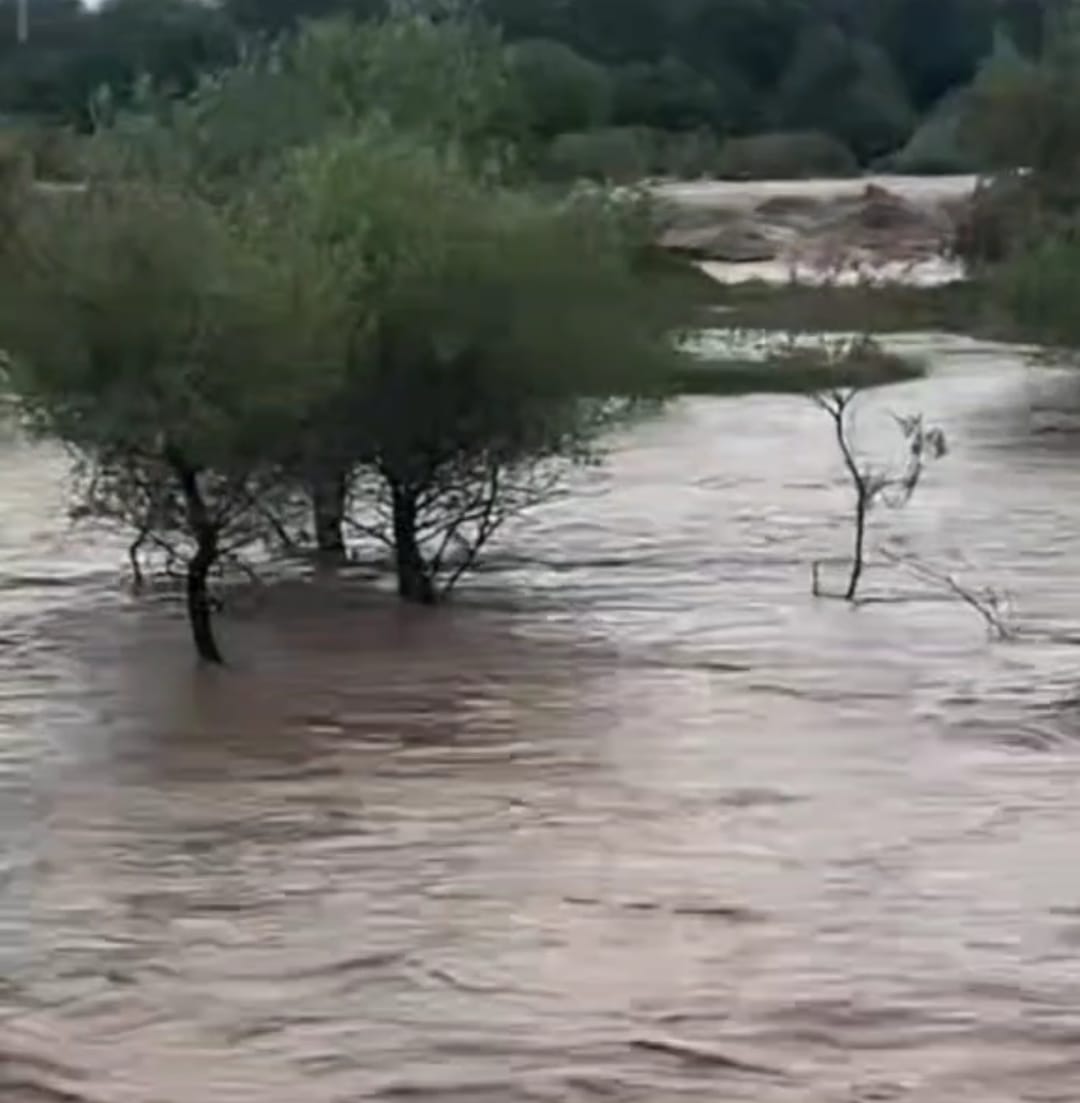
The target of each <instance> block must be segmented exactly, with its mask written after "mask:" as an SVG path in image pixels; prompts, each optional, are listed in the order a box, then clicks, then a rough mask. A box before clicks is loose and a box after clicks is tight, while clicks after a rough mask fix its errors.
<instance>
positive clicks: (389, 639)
mask: <svg viewBox="0 0 1080 1103" xmlns="http://www.w3.org/2000/svg"><path fill="white" fill-rule="evenodd" d="M905 343H906V344H907V345H908V346H909V347H915V348H918V349H919V350H921V351H922V352H924V353H926V354H927V355H929V356H930V357H931V358H932V361H933V364H934V369H935V372H934V375H933V377H932V378H930V379H929V380H926V381H923V382H920V383H917V384H912V385H904V386H902V387H895V388H890V389H887V390H886V391H883V392H880V393H879V394H878V395H877V396H876V397H875V399H874V401H873V402H872V403H871V404H870V405H871V406H872V407H874V409H870V408H868V409H867V412H866V414H865V419H866V420H865V425H864V431H865V433H866V436H867V438H872V439H870V440H868V443H870V444H877V443H878V442H880V441H882V440H884V439H885V436H884V432H883V430H879V429H876V428H875V425H879V426H880V425H884V424H885V423H884V422H882V421H881V420H880V419H881V418H882V417H883V416H884V414H885V413H886V412H887V411H890V410H897V411H903V410H911V409H914V408H922V409H925V410H926V411H927V412H929V413H932V414H933V415H934V416H935V418H936V419H937V420H939V421H940V422H941V423H942V424H943V425H944V427H945V428H946V430H947V432H948V434H949V437H950V439H951V442H952V453H951V455H950V456H949V457H948V458H947V459H946V460H945V461H943V462H942V463H941V464H940V465H938V466H937V467H936V468H935V469H934V470H932V471H931V473H930V475H929V477H928V479H927V482H926V484H925V486H924V487H922V488H921V489H920V491H919V494H918V496H917V497H916V499H915V501H914V502H913V503H912V504H911V505H910V506H909V508H908V509H907V510H906V511H905V512H903V513H900V514H895V515H893V514H888V515H886V514H882V515H881V516H880V517H879V518H877V519H876V521H875V533H876V534H877V538H878V539H884V538H889V539H893V540H905V541H906V542H907V546H909V547H910V548H912V549H914V550H917V551H918V552H919V554H920V555H923V556H924V557H925V558H927V559H931V560H933V561H934V562H937V563H942V564H947V565H949V566H950V568H952V569H954V570H956V571H957V572H958V573H960V574H962V576H963V577H964V579H965V580H966V581H968V582H970V583H971V584H973V585H983V584H993V585H994V586H996V587H998V588H1000V589H1002V590H1009V591H1011V593H1012V594H1013V595H1014V600H1015V603H1016V610H1017V615H1018V616H1019V617H1020V618H1022V619H1023V621H1024V623H1026V624H1028V625H1032V626H1037V627H1039V628H1041V629H1048V630H1049V629H1052V630H1061V631H1066V630H1069V629H1070V628H1076V627H1077V626H1078V625H1080V508H1078V505H1077V503H1078V502H1080V435H1078V434H1080V416H1077V415H1080V382H1078V381H1077V379H1076V378H1075V377H1073V376H1070V375H1068V374H1067V373H1062V372H1049V371H1031V370H1029V369H1027V368H1025V367H1024V366H1023V364H1022V362H1021V359H1020V358H1019V357H1018V356H1017V355H1016V354H1014V353H1012V352H1010V351H1009V350H1005V349H1000V348H994V347H990V346H984V345H978V344H975V343H974V342H968V341H960V340H955V339H952V340H947V339H943V338H941V339H939V338H907V339H905ZM875 410H876V413H875ZM2 449H3V457H4V463H3V468H4V476H3V479H4V482H3V485H4V491H3V495H2V505H0V593H2V602H3V604H2V609H3V619H2V622H0V623H2V627H0V634H2V647H0V664H2V670H0V725H2V732H0V828H2V834H0V962H2V965H3V970H2V972H0V1099H2V1100H3V1101H4V1103H84V1101H85V1103H249V1101H250V1103H256V1101H258V1103H346V1101H353V1100H368V1099H372V1100H417V1101H428V1100H430V1101H448V1103H459V1101H460V1103H504V1101H505V1103H510V1101H514V1103H516V1101H519V1100H526V1101H530V1100H539V1101H564V1100H565V1101H574V1103H578V1101H581V1103H588V1101H592V1100H598V1101H603V1100H615V1101H620V1103H621V1101H628V1103H629V1101H634V1103H637V1101H640V1103H667V1101H683V1100H686V1101H699V1100H700V1101H710V1103H716V1101H719V1100H724V1101H729V1100H730V1101H737V1100H754V1101H755V1103H787V1101H799V1103H854V1101H863V1103H869V1101H871V1100H875V1101H883V1100H904V1101H911V1103H916V1101H917V1103H945V1101H948V1103H968V1101H969V1103H976V1101H977V1103H1006V1101H1008V1103H1014V1101H1017V1100H1030V1101H1039V1103H1051V1101H1059V1103H1064V1101H1072V1100H1076V1099H1078V1098H1080V957H1078V954H1080V863H1078V862H1077V861H1076V852H1077V846H1078V840H1080V753H1078V751H1080V746H1078V739H1080V705H1077V704H1075V703H1073V702H1074V701H1075V698H1076V693H1077V687H1078V685H1080V650H1078V648H1077V647H1076V646H1068V645H1066V644H1062V643H1054V642H1038V641H1035V640H1033V641H1029V642H1023V643H1016V644H1011V645H1003V644H991V643H989V642H988V641H987V638H986V635H985V633H984V631H983V627H982V625H981V623H980V622H979V620H978V618H977V617H975V616H973V615H972V614H971V612H970V611H969V610H967V609H965V608H963V607H962V606H960V605H958V604H956V603H954V602H951V601H943V600H935V599H932V598H930V597H928V598H927V599H926V600H918V601H904V602H901V603H888V604H880V605H870V606H867V607H864V608H862V609H859V610H855V611H853V610H851V609H848V608H846V607H844V606H842V605H841V604H838V603H829V602H814V601H813V600H812V599H811V597H810V596H809V594H808V581H809V579H808V573H809V569H808V563H809V561H810V560H811V559H813V558H814V557H816V556H819V555H822V554H841V553H842V551H843V549H844V547H845V546H846V542H847V535H848V532H847V527H846V508H847V497H846V494H845V492H844V486H843V482H842V479H841V475H840V471H839V469H838V465H837V463H836V457H835V455H834V453H833V450H832V446H831V444H830V438H829V431H828V425H827V424H826V423H825V422H823V420H822V416H821V414H820V413H819V412H818V411H816V410H815V409H814V408H813V407H812V406H811V405H810V404H809V403H808V402H807V401H805V400H800V399H797V398H780V397H752V398H745V399H739V400H723V399H714V398H709V399H693V400H684V401H681V402H679V403H677V404H676V405H675V406H673V407H672V408H671V409H670V411H669V412H667V413H666V414H665V415H664V416H663V417H661V418H658V419H656V420H653V421H650V422H648V423H646V424H643V425H640V426H638V427H636V428H635V429H633V430H632V431H631V432H628V433H626V434H625V435H624V436H623V437H622V438H620V439H619V440H618V441H617V442H616V446H615V450H614V455H613V457H612V462H611V464H610V466H609V467H608V468H607V469H606V470H605V471H597V472H592V473H589V474H588V476H587V477H586V478H585V479H584V481H583V486H582V488H581V491H582V492H581V493H580V494H579V495H577V496H575V497H573V498H571V499H567V500H565V501H562V502H559V503H556V504H554V505H552V506H551V507H549V508H547V509H546V510H544V511H543V512H542V513H540V514H538V515H537V516H535V517H533V518H532V519H531V520H529V522H528V523H526V524H523V525H522V526H521V527H520V528H519V529H517V530H516V532H515V533H514V534H513V537H512V539H511V540H510V542H509V544H508V545H507V546H506V547H505V548H504V550H503V552H502V553H501V554H500V555H499V556H497V557H496V558H495V560H494V561H493V562H492V564H491V565H490V567H489V569H488V570H487V571H486V572H484V574H483V575H482V576H481V577H480V578H478V579H477V581H476V582H475V584H474V585H473V586H472V587H471V588H470V589H469V590H468V591H467V592H466V593H465V594H463V597H462V600H461V601H460V602H459V603H457V604H456V605H454V606H453V607H451V608H446V609H444V610H440V611H438V612H437V613H435V614H423V613H422V614H417V613H414V612H410V611H405V610H399V609H398V608H396V607H395V606H394V604H393V603H392V602H391V601H389V600H388V599H386V598H385V597H382V596H379V595H378V594H375V595H372V593H371V592H370V588H369V587H367V586H364V585H360V584H352V585H349V586H341V585H339V584H331V583H329V582H324V583H321V584H316V585H311V586H307V587H299V586H295V585H294V586H287V587H282V588H280V589H278V590H275V591H274V592H272V593H271V594H269V595H268V596H267V598H266V599H265V601H264V604H263V605H262V606H261V607H260V608H258V609H252V610H247V611H244V612H242V613H240V614H238V615H237V616H236V617H234V618H233V619H232V620H230V622H229V624H228V625H227V627H226V638H227V642H228V645H229V649H230V651H231V652H232V654H233V655H234V656H235V657H236V659H237V662H236V665H235V667H234V668H233V669H231V670H229V671H225V672H207V671H201V672H200V671H197V670H195V669H194V668H193V665H192V663H191V660H190V657H189V654H188V647H187V641H186V639H185V637H184V630H183V624H182V622H181V621H180V620H179V619H178V618H177V615H176V613H175V611H174V610H172V609H171V608H170V607H169V606H168V605H166V604H163V603H161V602H158V601H151V602H144V603H141V604H140V603H136V602H133V601H131V600H130V599H129V598H127V597H125V595H124V593H123V591H122V588H121V587H120V585H119V583H118V578H119V575H118V571H117V569H116V564H117V561H118V551H119V548H118V546H117V544H116V542H115V541H113V540H111V539H110V538H108V537H104V536H94V537H88V536H87V535H86V534H85V533H80V532H78V531H71V530H68V529H67V527H66V526H65V524H64V523H63V522H62V521H61V520H60V519H59V518H60V517H61V510H62V501H63V493H62V475H63V470H64V464H63V461H62V459H61V458H60V457H58V456H55V455H53V454H51V453H48V452H46V451H42V450H41V449H40V448H38V447H35V446H29V445H27V444H25V443H21V442H19V441H18V440H16V439H14V438H9V439H6V440H5V441H4V442H3V444H2ZM869 582H870V586H871V590H872V592H875V593H879V594H881V595H883V596H885V595H892V596H897V595H899V594H901V593H904V594H909V595H911V594H914V593H916V592H917V591H919V590H920V587H919V584H918V583H917V582H915V581H913V580H905V579H903V578H901V577H898V576H897V574H896V572H895V571H889V570H885V569H880V570H875V571H873V572H871V575H870V578H869Z"/></svg>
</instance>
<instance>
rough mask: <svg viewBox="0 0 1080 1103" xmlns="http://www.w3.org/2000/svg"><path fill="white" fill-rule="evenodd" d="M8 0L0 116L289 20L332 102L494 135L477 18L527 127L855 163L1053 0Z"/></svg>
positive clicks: (150, 71) (189, 79) (504, 123)
mask: <svg viewBox="0 0 1080 1103" xmlns="http://www.w3.org/2000/svg"><path fill="white" fill-rule="evenodd" d="M14 3H15V0H0V112H17V113H20V114H32V115H35V116H37V117H39V118H44V119H48V120H52V121H55V120H62V121H64V122H67V123H74V124H77V125H80V126H86V125H88V124H89V122H90V118H89V104H90V102H91V100H92V98H93V97H94V96H95V95H96V93H97V90H98V89H99V88H100V87H102V86H106V87H108V88H109V89H111V93H110V94H111V96H112V99H113V102H114V103H115V104H118V105H124V104H126V103H127V101H128V99H129V98H130V96H131V95H132V93H133V91H134V90H135V88H136V85H137V83H138V80H139V78H140V76H141V75H142V74H147V75H149V77H150V78H151V80H152V83H153V84H154V86H155V87H157V88H159V89H160V88H168V89H170V90H172V91H176V92H186V91H187V90H189V89H191V88H192V87H194V86H195V85H196V84H197V83H198V80H199V79H200V77H202V76H205V75H206V74H207V73H214V72H218V71H219V70H220V69H222V68H223V67H227V66H228V65H229V64H230V63H231V62H232V61H233V60H234V59H236V58H237V57H238V56H248V51H250V50H251V49H252V43H253V42H254V43H259V44H260V45H259V46H258V47H257V48H258V49H264V48H266V47H267V45H268V44H270V43H274V42H277V41H278V40H279V39H280V38H281V37H282V36H284V37H285V38H288V37H291V36H294V35H296V34H301V35H306V36H310V40H309V42H308V46H309V47H310V48H311V49H312V50H313V51H314V55H315V57H316V58H317V59H319V60H318V64H320V65H321V64H322V62H324V61H330V62H333V63H334V64H333V65H332V66H331V68H334V69H337V67H338V63H341V62H344V68H345V71H346V72H347V73H348V74H349V77H348V83H349V87H348V88H342V87H340V85H339V86H338V87H336V88H332V89H331V91H333V92H334V94H335V95H343V96H344V102H345V105H346V106H347V107H348V109H349V110H352V111H356V110H357V109H358V107H360V108H362V109H363V110H364V111H366V110H368V106H369V104H371V103H372V102H376V103H381V105H382V108H383V110H386V111H387V112H388V114H390V115H392V116H393V117H394V119H395V120H396V121H399V122H402V121H405V120H408V125H410V126H415V125H417V123H418V121H419V120H420V119H424V120H425V125H430V127H431V129H433V130H435V131H438V132H442V133H445V131H446V129H447V127H448V125H449V126H451V127H453V128H463V129H465V130H466V131H469V132H472V133H475V131H476V130H477V129H479V130H482V131H487V130H488V129H489V128H490V127H491V126H492V125H494V128H495V130H496V131H497V132H498V133H499V134H500V136H502V137H503V138H505V137H506V136H507V129H509V130H510V131H511V132H513V130H514V128H515V127H516V126H517V125H519V124H520V123H521V119H520V118H519V117H517V114H516V111H515V108H517V107H519V106H520V104H519V103H518V102H517V101H518V97H516V96H513V95H509V94H505V93H507V89H506V88H505V87H504V88H503V89H502V93H500V95H497V96H496V97H495V98H494V99H488V98H486V97H483V96H482V97H481V100H480V103H482V104H483V105H484V107H483V110H484V111H485V112H487V111H490V110H491V107H492V104H498V105H499V110H497V111H495V115H496V116H497V118H496V119H495V120H492V119H490V118H486V119H483V120H478V119H477V118H476V116H475V111H476V110H477V107H478V104H477V103H473V104H467V103H464V102H462V100H461V96H460V88H461V87H466V86H469V84H468V82H465V83H464V84H462V83H461V82H460V81H459V80H458V77H459V76H460V75H461V69H460V62H461V60H462V58H463V57H465V56H466V55H467V54H469V52H470V51H471V50H472V49H473V47H474V46H475V45H476V42H477V40H478V39H479V38H482V37H483V34H484V33H487V32H483V31H482V30H481V23H482V21H483V20H486V21H487V22H488V25H490V26H498V27H500V28H501V29H502V30H503V31H504V32H505V35H506V38H507V40H508V41H510V42H511V43H517V44H519V45H520V47H521V49H522V52H523V55H524V58H525V64H524V69H525V73H524V74H523V75H524V77H525V83H526V84H528V85H529V86H530V89H531V91H530V92H529V96H530V97H531V99H532V101H533V104H532V105H533V109H534V112H536V113H537V115H536V124H535V125H536V129H537V131H538V132H539V133H540V134H541V136H543V137H550V136H553V135H554V134H556V133H558V132H559V131H580V130H583V129H589V128H591V127H593V126H594V125H606V124H607V123H609V122H610V123H615V124H616V125H620V126H632V127H645V128H649V129H655V130H661V131H698V130H701V129H704V128H707V129H710V130H712V131H714V132H715V133H716V134H717V135H718V136H721V137H723V136H727V135H729V134H747V133H751V132H754V131H758V130H761V129H762V128H765V127H774V128H785V129H817V130H822V129H823V130H827V131H829V132H830V133H833V134H835V135H836V136H837V137H839V138H840V139H841V140H842V141H844V142H845V143H846V144H848V145H849V146H851V147H852V148H853V149H854V150H855V151H856V152H857V154H858V155H859V156H860V158H862V159H863V160H864V161H865V160H868V159H870V158H874V157H877V156H880V155H881V154H883V153H886V152H889V151H891V150H892V149H895V148H896V147H898V146H900V145H901V144H903V142H904V141H905V140H906V139H907V137H908V135H909V133H910V131H911V129H912V118H911V104H912V103H913V104H914V105H915V106H916V108H917V109H918V111H919V112H920V113H923V112H926V111H929V110H930V109H931V108H932V107H933V106H934V104H935V103H936V102H937V101H938V100H939V99H940V98H941V97H942V96H943V95H944V94H945V93H946V92H949V91H950V90H953V89H956V88H959V87H962V86H964V85H966V84H967V83H968V82H969V81H970V80H971V78H972V76H973V74H974V71H975V68H976V66H977V65H978V63H979V61H980V59H981V58H983V57H984V56H985V55H986V54H987V53H988V51H989V49H990V45H991V39H992V31H993V28H994V26H995V25H996V24H997V23H998V22H1000V24H1001V25H1002V26H1004V27H1005V28H1007V29H1008V31H1009V33H1010V34H1012V35H1014V36H1015V37H1016V38H1017V40H1018V41H1020V42H1022V43H1023V45H1024V48H1025V49H1027V50H1029V51H1032V50H1035V49H1037V47H1038V44H1039V42H1040V41H1048V42H1049V41H1052V40H1053V38H1054V37H1055V34H1056V32H1054V31H1053V30H1051V31H1050V32H1047V30H1046V28H1045V27H1044V26H1043V24H1044V22H1045V19H1044V18H1043V16H1042V9H1043V8H1044V7H1053V5H1052V4H1043V3H1038V2H1036V0H857V2H853V0H624V2H623V3H621V4H613V3H609V2H600V0H561V2H560V3H558V4H553V3H552V2H551V0H476V3H475V5H469V4H467V3H455V2H453V0H441V2H440V0H393V2H391V0H223V2H222V3H221V4H212V3H203V2H199V0H107V2H106V3H104V4H102V5H100V6H98V7H96V8H94V9H92V10H89V9H84V8H83V7H82V6H81V5H80V4H79V3H78V0H32V4H31V10H32V17H31V35H30V41H29V42H28V43H27V44H24V45H17V44H16V43H15V42H14V39H13V36H12V35H11V31H12V29H13V28H14V13H13V8H14ZM463 13H473V14H472V15H471V16H466V15H463ZM388 17H389V18H390V22H391V23H392V24H393V25H394V27H395V28H396V33H397V36H398V37H397V40H396V42H395V41H391V39H392V37H393V36H386V35H383V36H382V38H381V39H380V41H379V43H378V47H377V48H375V47H373V46H370V45H369V47H364V48H359V49H358V48H357V43H356V42H355V41H353V42H352V43H351V44H347V43H345V42H344V41H343V40H341V39H340V38H339V39H337V40H336V41H333V40H334V38H335V36H334V34H332V33H330V32H325V31H312V30H311V29H310V28H311V24H312V21H317V20H325V19H327V18H330V19H331V21H332V22H336V23H338V24H339V25H340V23H341V22H342V21H343V20H354V21H359V22H364V23H367V22H376V23H379V22H383V21H385V20H387V18H388ZM305 27H308V28H309V29H308V30H307V31H305V30H304V29H303V28H305ZM410 28H411V29H410ZM436 28H441V29H443V30H445V31H447V32H448V33H451V34H455V33H462V32H463V29H466V31H465V34H464V37H465V38H471V39H472V43H471V45H469V47H468V49H466V50H465V51H464V53H463V52H462V51H459V52H458V54H457V55H456V60H455V55H454V54H453V53H452V52H446V51H445V50H444V49H443V47H444V46H445V42H441V41H440V42H439V43H438V44H436V45H434V46H433V43H434V41H435V38H437V37H438V36H437V35H434V36H433V31H434V30H435V29H436ZM425 35H427V36H428V37H427V45H426V46H425V41H424V36H425ZM324 36H325V37H324ZM346 37H349V36H346ZM538 41H543V42H544V43H545V46H544V47H543V49H537V47H536V43H537V42H538ZM480 54H481V55H483V54H484V51H483V50H481V51H480ZM487 56H489V57H491V56H493V54H492V53H491V52H489V53H488V55H487ZM475 59H476V58H475V56H473V58H472V60H473V61H475ZM358 62H359V63H358ZM398 62H404V66H403V68H399V67H398V64H397V63H398ZM471 63H472V62H470V63H469V64H471ZM428 65H431V66H433V68H432V69H431V72H430V74H428V75H429V76H430V79H429V80H426V81H425V79H423V76H421V75H419V74H424V73H425V69H426V67H427V66H428ZM410 74H411V75H410ZM503 76H504V77H505V74H503ZM339 77H340V72H339V71H338V72H336V73H335V75H334V76H333V77H332V78H331V85H333V84H334V82H335V81H338V78H339ZM500 79H502V78H500ZM604 85H606V86H608V91H607V92H606V93H602V92H601V88H602V86H604ZM556 89H558V91H556ZM612 89H613V90H612ZM604 95H607V96H608V97H610V100H611V104H612V113H611V115H610V118H609V117H608V112H607V111H606V110H601V109H600V107H601V99H602V98H603V96H604ZM527 98H528V97H527ZM361 101H363V102H362V103H361ZM391 101H392V102H391ZM447 116H451V117H452V118H453V120H454V121H453V122H452V123H449V124H448V121H447ZM470 119H471V120H472V122H469V120H470Z"/></svg>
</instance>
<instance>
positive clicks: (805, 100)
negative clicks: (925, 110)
mask: <svg viewBox="0 0 1080 1103" xmlns="http://www.w3.org/2000/svg"><path fill="white" fill-rule="evenodd" d="M774 111H775V120H776V122H777V124H778V126H780V127H783V128H787V129H792V130H801V129H820V130H825V131H827V132H828V133H830V134H832V135H834V136H835V137H837V138H838V139H839V140H840V141H841V142H843V143H844V144H845V145H846V146H847V147H848V148H849V149H851V150H852V151H853V152H854V153H855V155H856V156H857V157H859V158H860V159H861V160H864V161H865V160H868V159H870V158H873V157H877V156H880V155H881V154H883V153H887V152H890V151H892V150H894V149H896V147H897V146H898V145H900V144H901V143H902V142H904V141H905V140H906V138H907V137H908V135H909V134H910V131H911V127H912V125H913V123H914V115H913V112H912V109H911V105H910V103H909V102H908V100H907V97H906V94H905V93H904V90H903V88H902V86H901V84H900V82H899V80H898V78H897V75H896V73H895V71H894V70H893V68H892V64H891V62H890V61H889V59H888V57H887V56H886V55H885V54H884V53H883V52H882V51H881V50H880V49H878V48H877V47H875V46H873V45H871V44H869V43H866V42H864V41H861V40H857V39H852V38H850V37H849V36H847V35H845V34H844V33H843V32H842V31H841V30H839V29H838V28H836V27H828V26H826V27H824V28H822V27H818V26H814V27H811V28H810V29H808V30H807V31H806V33H805V34H804V35H803V37H802V39H801V40H800V43H799V47H798V49H797V51H796V54H795V57H794V59H793V60H792V63H791V66H790V68H789V69H788V71H787V72H786V74H785V75H784V78H783V80H782V81H781V83H780V86H779V89H778V90H777V94H776V101H775V108H774Z"/></svg>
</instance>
